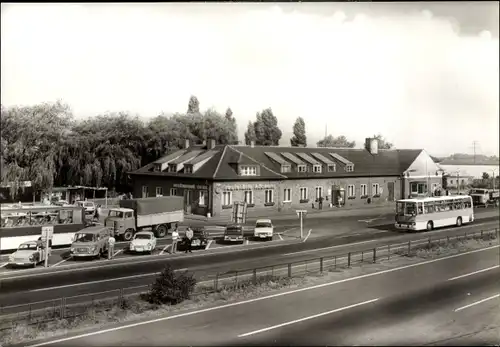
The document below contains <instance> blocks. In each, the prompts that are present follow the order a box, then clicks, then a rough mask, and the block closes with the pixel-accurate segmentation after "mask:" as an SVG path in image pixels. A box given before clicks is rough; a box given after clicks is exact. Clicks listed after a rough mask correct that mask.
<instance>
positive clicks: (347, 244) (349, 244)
mask: <svg viewBox="0 0 500 347" xmlns="http://www.w3.org/2000/svg"><path fill="white" fill-rule="evenodd" d="M377 241H380V240H368V241H361V242H355V243H346V244H344V245H336V246H330V247H323V248H316V249H309V250H305V251H297V252H291V253H285V254H283V255H292V254H300V253H312V252H317V251H323V250H325V249H334V248H339V247H349V246H356V245H361V244H363V243H370V242H377Z"/></svg>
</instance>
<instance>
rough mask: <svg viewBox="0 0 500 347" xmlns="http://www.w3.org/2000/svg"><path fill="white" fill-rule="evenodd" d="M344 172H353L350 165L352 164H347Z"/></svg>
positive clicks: (352, 167) (352, 166)
mask: <svg viewBox="0 0 500 347" xmlns="http://www.w3.org/2000/svg"><path fill="white" fill-rule="evenodd" d="M345 171H346V172H353V171H354V165H352V164H348V165H347V166H346V167H345Z"/></svg>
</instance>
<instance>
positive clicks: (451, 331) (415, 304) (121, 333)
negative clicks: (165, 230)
mask: <svg viewBox="0 0 500 347" xmlns="http://www.w3.org/2000/svg"><path fill="white" fill-rule="evenodd" d="M499 259H500V248H499V247H494V248H490V249H489V250H480V251H475V252H471V253H467V254H460V255H457V256H453V257H448V258H445V259H434V260H430V261H426V262H423V263H420V264H412V265H407V266H403V267H401V268H399V269H390V270H384V271H381V272H378V273H374V274H368V275H362V276H358V277H353V278H350V279H347V280H340V281H336V282H331V283H329V284H322V285H317V286H313V287H309V288H307V289H299V290H288V291H283V292H281V294H274V295H269V296H266V297H260V298H256V299H252V300H247V301H241V302H238V303H231V304H227V305H224V306H219V307H215V308H211V309H205V310H199V311H191V312H188V313H181V314H177V315H171V316H167V317H164V318H159V319H158V318H157V319H155V320H150V321H149V322H148V321H142V322H137V323H133V324H129V325H124V324H117V325H116V326H114V327H110V328H108V329H102V328H101V329H99V330H95V331H93V332H86V333H85V334H82V333H80V334H81V335H80V336H79V335H78V334H72V335H69V336H67V337H64V338H59V339H52V340H48V341H44V342H42V343H41V342H37V343H32V344H28V346H42V345H48V346H118V345H120V346H142V345H147V346H164V345H172V346H184V345H205V346H208V345H214V346H249V345H257V346H260V345H266V346H269V345H330V346H332V345H415V344H436V345H444V344H449V345H457V344H462V345H484V344H490V345H493V344H498V343H499V342H500V341H499V340H498V337H499V333H500V328H499V327H500V310H498V307H499V303H500V300H499V296H498V295H500V286H499V280H500V268H499V266H498V264H499Z"/></svg>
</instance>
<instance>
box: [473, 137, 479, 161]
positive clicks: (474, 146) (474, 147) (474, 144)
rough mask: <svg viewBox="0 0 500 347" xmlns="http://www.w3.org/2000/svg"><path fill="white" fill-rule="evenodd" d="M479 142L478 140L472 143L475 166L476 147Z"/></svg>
mask: <svg viewBox="0 0 500 347" xmlns="http://www.w3.org/2000/svg"><path fill="white" fill-rule="evenodd" d="M477 144H478V142H477V141H476V140H474V141H472V148H473V150H474V164H476V145H477Z"/></svg>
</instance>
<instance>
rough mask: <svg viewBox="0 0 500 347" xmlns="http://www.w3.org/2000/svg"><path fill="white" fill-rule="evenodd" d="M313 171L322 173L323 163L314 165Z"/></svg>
mask: <svg viewBox="0 0 500 347" xmlns="http://www.w3.org/2000/svg"><path fill="white" fill-rule="evenodd" d="M313 171H314V172H315V173H321V165H314V166H313Z"/></svg>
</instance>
